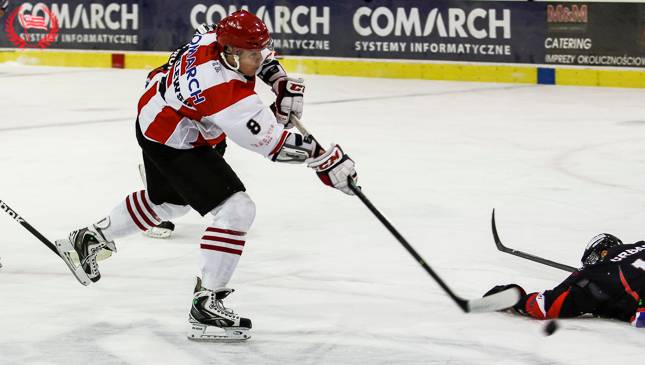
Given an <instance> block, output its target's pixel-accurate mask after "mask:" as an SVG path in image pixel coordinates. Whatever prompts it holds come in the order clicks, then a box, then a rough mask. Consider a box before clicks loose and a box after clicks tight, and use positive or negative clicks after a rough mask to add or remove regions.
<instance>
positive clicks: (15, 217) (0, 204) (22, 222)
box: [0, 200, 59, 256]
mask: <svg viewBox="0 0 645 365" xmlns="http://www.w3.org/2000/svg"><path fill="white" fill-rule="evenodd" d="M0 209H2V210H4V211H5V212H6V213H7V214H9V216H10V217H11V218H13V220H15V221H16V222H18V223H20V225H22V226H23V227H25V229H26V230H28V231H29V233H31V234H33V235H34V236H35V237H36V238H38V239H39V240H40V242H42V243H44V244H45V246H47V247H49V249H50V250H52V252H54V253H55V254H56V256H59V255H58V251H57V250H56V246H54V244H53V243H51V241H49V240H48V239H47V238H45V236H43V235H42V234H40V232H38V230H37V229H36V228H34V227H32V226H31V224H29V223H27V221H26V220H25V219H24V218H23V217H22V216H20V214H18V213H16V211H15V210H13V209H11V208H10V207H9V206H8V205H7V203H5V202H3V201H2V200H0Z"/></svg>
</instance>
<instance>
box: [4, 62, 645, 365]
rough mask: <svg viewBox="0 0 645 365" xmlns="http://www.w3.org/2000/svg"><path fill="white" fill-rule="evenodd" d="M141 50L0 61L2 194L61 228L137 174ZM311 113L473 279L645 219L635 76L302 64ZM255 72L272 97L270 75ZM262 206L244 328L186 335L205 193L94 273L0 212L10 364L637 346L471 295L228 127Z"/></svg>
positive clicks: (609, 358) (440, 259)
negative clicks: (376, 70) (498, 240)
mask: <svg viewBox="0 0 645 365" xmlns="http://www.w3.org/2000/svg"><path fill="white" fill-rule="evenodd" d="M145 75H146V72H145V71H132V70H112V69H100V70H93V69H74V68H45V67H25V66H18V65H11V64H4V65H0V85H1V90H2V91H0V115H1V116H2V117H1V118H0V151H1V152H2V153H1V154H0V169H1V178H0V199H2V200H4V201H6V202H7V203H8V204H9V205H10V206H11V207H12V208H14V209H15V210H16V211H17V212H18V213H19V214H21V215H22V216H23V217H24V218H26V219H27V221H28V222H30V223H31V224H32V225H34V226H35V227H36V228H37V229H39V230H41V231H42V232H43V234H45V235H46V236H47V237H49V238H50V239H55V238H61V237H63V236H66V235H67V233H68V232H69V231H71V230H73V229H76V228H79V227H81V226H84V225H87V224H89V223H92V222H94V221H96V220H97V219H99V218H101V217H103V216H105V215H106V214H107V213H108V212H109V211H110V210H111V209H112V207H113V206H114V205H116V204H117V203H119V202H120V201H121V200H122V199H124V198H125V196H126V195H127V194H129V193H130V192H132V191H135V190H140V189H141V188H142V183H141V181H140V178H139V175H138V171H137V164H138V163H139V162H140V160H141V156H140V152H139V148H138V145H137V143H136V140H135V138H134V119H135V116H136V105H137V101H138V98H139V96H140V94H141V92H142V90H143V84H144V80H145ZM305 76H306V80H307V86H308V89H307V95H306V98H305V100H306V101H305V114H304V119H303V121H304V122H305V123H306V125H307V126H308V127H309V129H310V130H311V131H313V132H314V133H315V134H316V136H317V138H318V139H319V140H321V141H325V142H326V143H328V142H331V141H334V142H337V143H339V144H341V145H342V146H343V148H344V149H345V150H346V152H348V153H349V154H350V155H351V156H352V158H353V159H354V160H355V161H356V163H357V169H358V171H359V178H360V183H361V185H362V186H363V188H364V192H365V194H366V195H367V196H368V197H369V198H370V199H371V200H372V201H373V203H374V204H375V205H376V206H377V207H378V208H379V209H381V210H382V211H383V212H384V213H385V214H386V215H387V216H388V217H389V218H390V219H391V220H392V222H393V223H394V225H395V226H397V228H398V229H399V230H400V231H401V232H402V233H403V235H404V236H406V238H407V239H408V240H409V241H410V242H411V243H412V245H413V246H414V247H415V248H416V249H417V250H418V251H419V253H421V255H422V256H424V257H425V259H426V260H427V262H428V263H429V264H430V265H431V266H432V267H433V268H434V269H435V270H436V271H437V272H438V273H439V274H440V275H441V276H442V277H443V279H445V280H446V281H447V282H448V284H449V285H450V286H451V287H452V288H453V289H454V290H455V291H456V292H457V293H458V294H459V295H461V296H463V297H466V298H473V297H478V296H481V295H482V294H483V293H484V292H485V291H487V290H488V289H489V288H491V287H492V286H494V285H496V284H506V283H511V282H514V283H518V284H521V285H522V286H524V287H525V288H526V289H527V290H529V291H535V290H541V289H547V288H551V287H553V286H555V285H556V284H557V283H559V282H560V281H561V280H562V279H564V278H565V277H566V275H567V273H565V272H563V271H559V270H557V269H553V268H550V267H546V266H542V265H540V264H536V263H533V262H529V261H526V260H523V259H520V258H517V257H514V256H511V255H507V254H503V253H501V252H499V251H497V250H496V249H495V246H494V244H493V240H492V236H491V232H490V213H491V210H492V209H493V208H496V209H497V223H498V228H499V230H500V235H501V237H502V239H503V240H504V241H505V243H506V244H507V245H509V246H512V247H514V248H516V249H520V250H524V251H528V252H531V253H534V254H537V255H541V256H544V257H547V258H551V259H553V260H556V261H560V262H563V263H566V264H569V265H572V266H578V260H579V257H580V255H581V253H582V250H583V248H584V245H585V244H586V242H587V240H588V239H589V238H590V237H592V236H593V235H595V234H597V233H600V232H610V233H613V234H615V235H617V236H619V237H620V238H622V239H623V241H629V242H633V241H636V240H640V239H645V230H644V228H645V136H644V132H645V90H642V89H641V90H639V89H612V88H584V87H554V86H538V85H520V84H490V83H465V82H441V81H418V80H385V79H361V78H345V77H329V76H324V77H323V76H313V75H305ZM258 92H259V93H260V94H261V95H263V97H266V100H267V101H269V100H271V95H270V91H269V90H268V89H267V87H265V86H264V85H259V86H258ZM226 159H227V160H228V162H229V163H230V164H231V165H232V166H233V167H234V168H235V170H236V171H237V173H238V175H239V176H240V177H241V178H242V180H243V181H244V182H245V184H246V187H247V189H248V192H249V194H250V195H251V196H252V197H253V198H254V200H255V202H256V204H257V208H258V214H257V219H256V221H255V224H254V226H253V228H252V230H251V232H250V233H249V236H248V239H247V244H246V249H245V251H244V254H243V256H242V259H241V261H240V265H239V266H238V269H237V271H236V273H235V275H234V277H233V281H232V282H231V284H230V285H231V287H233V288H235V289H236V292H235V293H234V294H233V295H232V296H230V297H229V299H228V300H227V301H226V304H227V305H228V306H231V307H232V308H234V309H235V310H236V311H237V312H238V313H239V314H241V315H242V316H248V317H250V318H251V319H252V320H253V327H254V328H253V330H252V336H253V337H252V338H251V339H250V340H249V341H248V342H246V343H236V344H215V343H195V342H191V341H189V340H187V339H186V330H187V328H188V324H187V316H188V310H189V308H190V301H191V298H192V288H193V280H194V276H195V275H196V274H198V258H199V242H200V240H199V238H200V237H201V235H202V231H203V229H204V228H205V227H206V226H207V225H208V224H209V222H210V219H209V218H208V217H206V218H201V217H200V216H199V215H197V214H189V215H188V216H186V217H184V218H182V219H180V220H177V221H176V223H177V230H176V231H175V235H174V236H173V238H172V239H170V240H154V239H150V238H146V237H144V236H142V235H135V236H132V237H130V238H128V239H123V240H119V241H117V248H118V253H117V254H116V255H115V256H114V257H113V258H111V259H110V260H108V261H104V262H102V263H101V265H100V266H101V272H102V274H103V279H101V281H99V282H98V283H97V284H95V285H92V286H90V287H83V286H81V285H80V284H79V283H78V282H77V281H76V280H75V279H74V277H73V276H72V275H71V274H70V273H69V271H68V269H67V268H66V267H65V265H64V264H63V262H62V261H61V260H60V259H59V258H58V257H56V256H55V255H53V254H52V253H51V252H50V251H49V250H48V249H47V248H46V247H45V246H44V245H43V244H41V243H40V242H39V241H38V240H36V239H35V238H34V237H33V236H31V235H30V234H29V233H28V232H27V231H26V230H25V229H24V228H23V227H22V226H20V225H18V224H16V223H15V222H13V221H12V220H11V219H10V218H9V217H8V216H7V215H6V214H4V213H2V214H1V216H2V217H0V231H1V232H2V241H1V243H0V257H1V259H0V262H2V265H3V267H2V268H1V269H0V363H1V364H38V365H41V364H65V365H71V364H92V365H98V364H183V365H188V364H236V365H237V364H361V365H366V364H452V365H457V364H464V365H472V364H478V365H479V364H581V363H584V364H587V365H591V364H603V365H606V364H607V363H613V364H638V363H641V362H642V359H643V346H644V345H645V330H639V329H635V328H633V327H630V326H629V325H628V324H626V323H621V322H614V321H607V320H598V319H589V318H587V319H576V320H563V321H560V330H559V331H557V332H556V333H555V334H554V335H553V336H550V337H545V336H543V335H542V327H543V325H544V324H545V323H543V322H539V321H534V320H529V319H526V318H519V317H514V316H511V315H509V314H503V313H487V314H464V313H462V312H461V311H460V309H459V308H458V307H457V306H455V304H454V303H453V302H452V301H451V300H450V299H449V298H448V297H447V296H446V295H445V294H444V293H443V291H442V290H441V289H440V288H439V286H438V285H437V284H436V283H435V282H434V281H433V280H432V279H431V278H430V277H429V276H428V275H427V274H426V273H425V272H424V271H423V270H422V269H421V268H420V267H419V266H418V264H417V263H416V262H415V261H414V260H413V259H412V258H411V257H410V255H409V254H408V253H407V252H405V250H404V249H403V248H402V247H401V246H400V244H399V243H398V242H397V241H396V240H395V239H394V238H393V237H392V236H391V235H390V234H389V233H388V232H387V230H385V228H384V227H383V226H382V225H381V224H380V223H379V222H378V221H377V220H376V219H375V218H374V217H373V216H372V215H371V213H370V212H369V211H368V210H367V209H366V208H365V207H364V206H363V205H362V203H361V202H360V201H359V200H358V199H357V198H355V197H349V196H345V195H344V194H342V193H340V192H338V191H335V190H332V189H330V188H327V187H325V186H323V185H322V184H321V183H320V182H319V181H318V180H317V178H316V176H315V175H314V173H313V172H312V171H310V170H309V169H307V168H306V167H304V166H294V165H278V164H275V163H272V162H270V161H268V160H265V159H263V158H262V157H261V156H259V155H255V154H253V153H252V152H249V151H246V150H242V149H241V148H239V147H237V146H234V145H229V149H228V150H227V155H226Z"/></svg>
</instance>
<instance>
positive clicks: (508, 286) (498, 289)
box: [483, 284, 526, 315]
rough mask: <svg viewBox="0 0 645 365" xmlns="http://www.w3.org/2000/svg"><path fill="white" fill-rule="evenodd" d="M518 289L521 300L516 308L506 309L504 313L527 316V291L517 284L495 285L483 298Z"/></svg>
mask: <svg viewBox="0 0 645 365" xmlns="http://www.w3.org/2000/svg"><path fill="white" fill-rule="evenodd" d="M511 288H517V289H518V290H519V291H520V294H521V295H522V296H521V299H520V300H519V302H517V304H515V305H514V306H512V307H510V308H508V309H504V310H503V311H502V312H513V313H516V314H521V315H526V310H525V304H526V299H525V298H526V290H524V288H522V287H521V286H519V285H517V284H505V285H495V286H494V287H493V288H491V289H490V290H489V291H487V292H486V293H485V294H484V295H483V296H484V297H487V296H489V295H493V294H496V293H499V292H502V291H504V290H506V289H511Z"/></svg>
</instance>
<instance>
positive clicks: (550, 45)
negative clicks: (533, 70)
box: [544, 2, 645, 67]
mask: <svg viewBox="0 0 645 365" xmlns="http://www.w3.org/2000/svg"><path fill="white" fill-rule="evenodd" d="M546 15H547V29H546V38H545V40H544V48H545V50H546V56H545V63H547V64H560V65H589V66H627V67H642V66H645V4H643V3H555V2H554V3H548V4H547V5H546Z"/></svg>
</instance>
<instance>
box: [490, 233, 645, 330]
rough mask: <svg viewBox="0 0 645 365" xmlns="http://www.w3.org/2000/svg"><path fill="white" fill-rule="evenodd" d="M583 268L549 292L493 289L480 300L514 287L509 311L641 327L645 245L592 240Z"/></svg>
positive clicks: (643, 324) (644, 319) (644, 320)
mask: <svg viewBox="0 0 645 365" xmlns="http://www.w3.org/2000/svg"><path fill="white" fill-rule="evenodd" d="M580 261H581V263H582V267H581V268H580V269H578V270H577V271H575V272H573V273H572V274H571V275H570V276H569V277H568V278H566V279H565V280H564V281H563V282H562V283H560V284H559V285H558V286H556V287H555V288H553V289H551V290H544V291H541V292H534V293H528V294H527V293H526V291H525V290H524V289H523V288H522V287H520V286H519V285H517V284H507V285H497V286H495V287H494V288H492V289H491V290H489V291H488V292H487V293H486V294H484V296H487V295H490V294H493V293H497V292H499V291H501V290H504V289H508V288H511V287H516V288H518V289H520V290H521V291H522V293H523V295H522V298H521V299H520V301H519V302H518V303H517V304H516V305H515V306H514V307H512V308H511V309H508V311H511V312H514V313H517V314H520V315H525V316H529V317H532V318H536V319H552V318H573V317H579V316H583V315H592V316H595V317H601V318H611V319H617V320H620V321H625V322H629V323H631V324H632V325H633V326H635V327H645V302H644V297H645V241H639V242H636V243H633V244H629V245H624V244H623V243H622V241H621V240H620V239H618V238H617V237H615V236H613V235H611V234H608V233H602V234H599V235H597V236H595V237H593V238H592V239H591V240H590V241H589V243H588V244H587V247H586V248H585V251H584V253H583V255H582V258H581V260H580Z"/></svg>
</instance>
